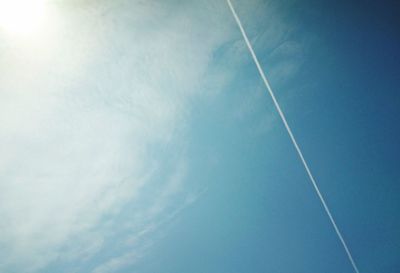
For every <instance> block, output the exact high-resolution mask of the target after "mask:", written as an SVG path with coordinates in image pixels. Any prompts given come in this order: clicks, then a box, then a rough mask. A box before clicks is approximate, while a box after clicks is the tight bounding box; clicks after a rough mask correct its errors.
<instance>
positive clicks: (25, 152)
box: [0, 0, 280, 273]
mask: <svg viewBox="0 0 400 273" xmlns="http://www.w3.org/2000/svg"><path fill="white" fill-rule="evenodd" d="M260 3H261V2H260V1H254V2H252V5H249V6H251V7H253V8H255V7H257V5H259V4H260ZM48 5H49V7H48V9H47V10H48V11H49V12H51V13H52V16H51V18H50V19H49V20H51V27H50V26H49V27H48V29H46V31H45V32H43V33H42V34H41V36H40V37H39V38H38V40H37V41H29V42H21V41H17V40H8V39H9V38H7V37H5V36H4V37H3V36H1V34H0V45H1V51H0V70H1V71H2V73H0V150H1V151H2V152H1V155H0V219H1V220H0V271H2V272H3V271H4V272H35V271H39V270H40V269H43V268H45V267H47V266H57V264H59V265H60V264H61V265H63V266H62V269H60V272H88V271H89V272H90V270H94V272H96V273H99V272H114V270H118V269H119V268H123V267H124V266H126V265H130V264H132V261H135V260H137V259H139V258H140V257H141V255H143V254H140V255H139V254H138V253H146V250H147V249H149V248H150V247H151V246H152V245H153V241H152V240H151V238H150V237H151V235H152V234H154V233H155V232H156V231H157V230H159V229H160V228H161V227H162V226H163V225H165V224H167V223H168V222H170V221H172V220H173V219H174V217H176V215H178V214H179V212H180V211H181V210H182V209H184V208H185V207H186V206H188V205H190V203H192V202H194V201H195V200H196V199H197V198H198V196H199V195H201V193H198V192H197V191H193V190H190V188H191V187H189V186H188V183H189V182H188V181H186V180H187V179H186V174H187V173H188V172H189V171H190V165H189V164H188V161H189V159H188V158H187V156H186V154H185V143H186V141H187V140H186V139H185V135H186V134H185V130H187V128H188V127H189V125H188V124H187V122H188V120H189V119H190V107H191V105H192V103H193V100H195V98H196V97H197V96H214V95H216V94H218V92H220V90H222V89H223V87H224V86H225V84H226V83H227V82H229V81H231V80H232V79H233V78H234V76H235V75H236V73H238V71H237V69H236V66H230V65H227V63H225V62H221V59H224V60H229V61H230V62H232V64H239V63H241V62H242V61H243V59H242V58H243V54H245V53H244V52H242V50H243V49H241V47H242V46H244V44H242V41H241V40H240V39H241V38H240V36H239V33H238V31H237V29H236V26H235V25H234V23H233V21H232V18H231V15H230V13H229V10H228V9H227V6H226V3H225V2H224V1H220V2H216V1H209V0H204V1H189V2H187V1H184V2H177V1H172V0H171V1H155V0H148V1H141V0H136V1H128V0H118V1H105V0H97V1H95V0H85V1H54V2H49V4H48ZM277 35H280V34H277ZM241 44H242V45H241ZM222 51H223V52H222ZM221 52H222V53H221ZM222 55H223V56H222ZM247 103H250V104H251V101H250V102H247ZM244 108H246V107H244ZM248 108H249V107H247V108H246V109H248ZM250 108H251V107H250ZM242 111H243V113H244V112H246V110H245V109H244V110H243V109H242ZM192 188H193V187H192ZM200 188H201V187H200ZM200 192H201V190H200ZM88 261H89V262H88ZM85 263H88V264H90V265H91V266H89V267H90V268H89V269H87V267H84V266H82V268H86V269H81V267H80V266H81V265H84V264H85ZM87 266H88V265H87ZM68 270H70V271H68ZM85 270H86V271H85Z"/></svg>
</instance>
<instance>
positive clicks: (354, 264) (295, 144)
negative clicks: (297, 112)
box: [226, 0, 360, 273]
mask: <svg viewBox="0 0 400 273" xmlns="http://www.w3.org/2000/svg"><path fill="white" fill-rule="evenodd" d="M226 1H227V2H228V5H229V8H230V10H231V11H232V15H233V17H234V18H235V20H236V23H237V25H238V27H239V29H240V32H241V33H242V35H243V38H244V41H245V42H246V45H247V48H248V49H249V51H250V54H251V56H252V57H253V60H254V63H255V64H256V66H257V69H258V72H259V73H260V76H261V78H262V80H263V81H264V84H265V87H266V88H267V90H268V92H269V94H270V95H271V97H272V100H273V102H274V105H275V107H276V110H278V113H279V116H280V117H281V119H282V122H283V124H284V125H285V128H286V130H287V132H288V134H289V136H290V139H291V140H292V143H293V145H294V147H295V148H296V151H297V154H298V155H299V157H300V159H301V162H302V163H303V166H304V168H305V170H306V172H307V174H308V177H309V178H310V180H311V183H312V185H313V186H314V189H315V191H316V193H317V195H318V197H319V200H320V201H321V203H322V206H323V207H324V209H325V212H326V214H327V215H328V217H329V220H330V221H331V223H332V225H333V228H334V229H335V231H336V234H337V236H338V237H339V240H340V242H341V243H342V245H343V248H344V250H345V251H346V254H347V257H348V258H349V260H350V263H351V265H352V266H353V269H354V271H355V272H356V273H360V271H358V268H357V265H356V263H355V262H354V259H353V256H352V255H351V253H350V250H349V248H348V247H347V244H346V241H345V240H344V239H343V236H342V234H341V232H340V230H339V228H338V227H337V225H336V222H335V220H334V219H333V216H332V214H331V212H330V210H329V208H328V205H327V204H326V202H325V199H324V197H323V196H322V194H321V192H320V190H319V188H318V185H317V183H316V182H315V179H314V176H313V175H312V173H311V171H310V168H309V167H308V164H307V162H306V160H305V159H304V156H303V153H302V152H301V150H300V147H299V145H298V144H297V141H296V139H295V137H294V135H293V133H292V130H291V129H290V127H289V124H288V123H287V121H286V117H285V115H284V114H283V112H282V110H281V107H280V106H279V103H278V101H277V100H276V98H275V94H274V92H273V91H272V88H271V86H270V84H269V82H268V80H267V77H266V76H265V73H264V70H263V69H262V67H261V65H260V63H259V61H258V58H257V55H256V54H255V53H254V50H253V47H252V45H251V43H250V41H249V39H248V37H247V34H246V31H245V30H244V28H243V26H242V23H241V21H240V18H239V16H238V15H237V13H236V11H235V8H234V7H233V5H232V3H231V1H230V0H226Z"/></svg>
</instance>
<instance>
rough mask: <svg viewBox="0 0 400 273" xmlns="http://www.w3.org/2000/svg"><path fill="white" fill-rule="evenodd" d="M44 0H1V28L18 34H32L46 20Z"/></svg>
mask: <svg viewBox="0 0 400 273" xmlns="http://www.w3.org/2000/svg"><path fill="white" fill-rule="evenodd" d="M44 15H45V5H44V0H0V28H1V29H2V30H3V31H6V32H9V33H11V34H16V35H23V36H27V35H32V34H34V33H36V32H38V31H39V30H40V29H41V26H42V24H43V21H44Z"/></svg>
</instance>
